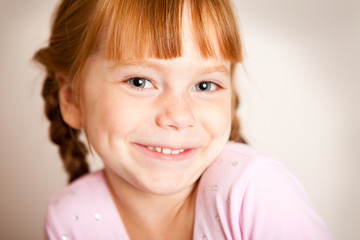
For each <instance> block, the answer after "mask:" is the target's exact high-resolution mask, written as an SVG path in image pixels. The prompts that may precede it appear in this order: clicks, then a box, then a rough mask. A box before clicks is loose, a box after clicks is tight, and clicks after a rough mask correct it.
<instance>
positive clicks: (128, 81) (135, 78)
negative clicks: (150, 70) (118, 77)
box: [126, 77, 154, 89]
mask: <svg viewBox="0 0 360 240" xmlns="http://www.w3.org/2000/svg"><path fill="white" fill-rule="evenodd" d="M141 80H143V81H144V84H145V85H144V86H143V87H141V86H136V84H135V83H134V81H141ZM126 82H127V83H128V84H130V85H131V86H132V87H134V88H137V89H147V88H151V87H154V85H153V84H152V83H151V81H150V80H148V79H146V78H142V77H134V78H130V79H128V80H127V81H126ZM149 84H150V85H151V86H150V87H149V86H148V85H149ZM142 85H143V84H142Z"/></svg>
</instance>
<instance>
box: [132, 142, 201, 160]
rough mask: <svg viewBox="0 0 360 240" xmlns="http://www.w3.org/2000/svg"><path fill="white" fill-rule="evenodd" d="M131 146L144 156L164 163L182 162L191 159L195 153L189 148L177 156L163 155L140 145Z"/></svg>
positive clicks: (193, 149) (194, 149)
mask: <svg viewBox="0 0 360 240" xmlns="http://www.w3.org/2000/svg"><path fill="white" fill-rule="evenodd" d="M133 145H134V147H135V148H136V149H138V150H139V151H140V152H142V153H143V154H144V155H146V156H148V157H150V158H155V159H159V160H164V161H184V160H186V159H189V158H191V157H192V156H193V155H194V154H195V152H196V148H189V149H187V150H186V151H185V152H182V153H179V154H164V153H162V152H155V151H152V150H150V149H149V148H148V147H145V146H143V145H140V144H136V143H135V144H133Z"/></svg>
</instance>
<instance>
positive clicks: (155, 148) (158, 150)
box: [146, 146, 187, 155]
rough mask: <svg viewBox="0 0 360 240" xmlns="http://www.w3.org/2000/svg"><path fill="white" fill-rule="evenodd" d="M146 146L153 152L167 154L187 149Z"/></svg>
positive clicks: (175, 153) (178, 152)
mask: <svg viewBox="0 0 360 240" xmlns="http://www.w3.org/2000/svg"><path fill="white" fill-rule="evenodd" d="M146 147H147V148H148V149H150V150H151V151H153V152H158V153H163V154H167V155H177V154H180V153H183V152H185V151H186V150H187V149H185V148H181V149H170V148H161V147H151V146H146Z"/></svg>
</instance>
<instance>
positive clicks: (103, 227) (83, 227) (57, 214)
mask: <svg viewBox="0 0 360 240" xmlns="http://www.w3.org/2000/svg"><path fill="white" fill-rule="evenodd" d="M45 220H46V222H45V231H46V235H47V237H48V239H59V238H61V237H63V239H84V238H87V239H92V237H94V236H97V235H99V234H104V232H106V233H109V234H114V235H116V236H119V234H120V233H118V232H115V233H114V231H115V230H114V229H113V228H112V226H113V224H118V223H119V221H120V219H119V216H118V214H117V209H116V207H115V205H114V203H113V200H112V196H111V193H110V191H109V189H108V187H107V185H106V180H105V176H104V173H103V171H98V172H94V173H90V174H87V175H85V176H83V177H81V178H80V179H78V180H76V181H75V182H73V183H71V184H70V185H68V186H66V187H65V188H64V189H62V190H61V191H60V192H59V193H58V194H56V195H55V196H54V197H52V198H51V200H50V202H49V205H48V209H47V215H46V219H45ZM108 230H109V231H108ZM116 231H118V230H116ZM87 236H90V238H88V237H87ZM103 236H104V235H103ZM108 239H112V238H108Z"/></svg>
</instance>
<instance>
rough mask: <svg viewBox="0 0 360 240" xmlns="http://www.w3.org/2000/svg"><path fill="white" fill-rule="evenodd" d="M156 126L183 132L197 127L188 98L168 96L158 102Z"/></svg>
mask: <svg viewBox="0 0 360 240" xmlns="http://www.w3.org/2000/svg"><path fill="white" fill-rule="evenodd" d="M157 109H158V113H157V116H156V124H157V125H158V126H159V127H162V128H166V129H174V130H182V129H185V128H189V127H190V128H191V127H194V125H195V117H194V114H193V111H192V108H191V102H190V100H189V98H188V97H184V96H174V95H173V94H172V95H171V94H168V96H164V97H163V98H162V99H161V100H160V101H159V102H158V106H157Z"/></svg>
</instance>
